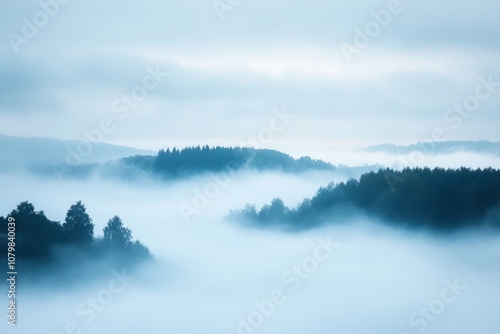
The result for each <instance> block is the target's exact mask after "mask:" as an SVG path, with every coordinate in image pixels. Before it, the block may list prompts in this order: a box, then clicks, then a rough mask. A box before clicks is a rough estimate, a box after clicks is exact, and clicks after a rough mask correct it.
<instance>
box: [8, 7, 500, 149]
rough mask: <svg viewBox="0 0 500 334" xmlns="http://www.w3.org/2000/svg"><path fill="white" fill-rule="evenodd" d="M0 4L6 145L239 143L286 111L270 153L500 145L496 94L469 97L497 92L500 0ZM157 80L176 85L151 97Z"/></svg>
mask: <svg viewBox="0 0 500 334" xmlns="http://www.w3.org/2000/svg"><path fill="white" fill-rule="evenodd" d="M0 1H1V2H0V4H1V5H0V8H1V10H0V34H1V36H2V39H1V44H0V133H2V134H8V135H22V136H44V137H53V138H62V139H84V138H85V135H84V134H83V132H84V130H87V131H90V130H92V129H96V128H98V127H99V124H100V123H101V122H102V121H103V120H106V119H109V121H110V122H111V123H109V122H108V124H107V125H106V126H105V127H104V128H106V129H107V130H108V131H107V133H103V136H102V139H103V140H104V141H106V142H110V143H118V144H126V145H131V146H136V147H141V148H149V149H158V148H160V147H165V146H173V145H176V146H186V145H193V144H211V145H215V144H221V145H237V144H239V143H241V142H242V141H244V140H246V139H247V138H248V137H250V136H256V135H258V134H262V133H264V132H263V130H262V129H264V128H266V127H269V125H270V124H271V123H272V122H271V121H272V119H273V117H274V112H275V111H273V110H275V109H278V110H280V111H282V112H283V110H285V109H286V110H287V112H288V113H293V114H294V115H295V118H294V119H293V120H291V121H290V122H289V124H287V125H286V126H285V127H284V128H283V127H281V124H280V126H279V129H280V131H276V133H274V134H273V136H274V139H273V140H266V142H265V143H262V142H261V143H260V144H262V145H261V146H266V147H270V148H277V149H280V150H283V151H285V152H289V153H292V154H293V153H294V152H298V151H300V152H304V151H307V150H309V151H310V152H311V155H314V151H315V150H322V149H325V148H330V147H335V148H338V147H351V146H361V145H371V144H377V143H381V142H396V143H400V144H401V143H410V142H415V141H418V140H425V139H431V138H432V135H431V134H432V132H433V130H434V129H436V128H442V129H443V130H444V133H445V134H446V138H447V139H450V140H469V139H472V140H479V139H485V140H499V138H498V124H499V121H500V113H499V112H498V109H499V108H498V107H499V106H500V87H491V86H490V87H485V86H484V85H483V87H480V88H479V89H480V93H481V99H476V100H474V96H475V94H476V92H477V87H478V85H481V80H480V79H479V78H481V77H482V78H484V79H485V80H488V78H489V77H490V80H493V81H498V82H500V63H499V61H498V60H499V59H500V57H499V56H500V42H499V39H498V36H500V20H498V13H499V12H500V3H498V2H496V1H492V0H473V1H472V0H465V1H451V0H442V1H437V2H436V1H431V0H418V1H415V0H414V1H410V0H401V1H400V2H399V4H397V3H395V2H394V1H395V0H393V1H375V0H372V1H366V0H362V1H347V0H346V1H333V0H329V1H327V0H288V1H285V0H271V1H270V0H251V1H250V0H249V1H245V0H243V1H237V0H231V1H229V0H221V1H215V2H213V1H212V0H183V1H181V0H178V1H169V0H150V1H142V2H140V1H126V0H119V1H118V0H107V1H97V0H85V1H83V0H72V1H67V0H65V1H67V2H68V3H67V4H60V3H57V4H58V5H57V7H59V8H56V7H54V2H55V1H56V0H46V1H42V3H45V2H47V3H51V5H48V6H42V5H41V4H40V3H39V2H37V1H32V0H23V1H14V0H0ZM59 1H61V2H64V1H63V0H59ZM230 3H232V4H233V5H230ZM43 7H46V9H45V11H49V12H51V13H50V14H52V16H49V15H47V14H44V13H43V12H42V11H43V9H42V8H43ZM373 11H375V12H376V13H379V14H378V16H379V18H378V19H379V21H381V22H382V23H376V21H375V17H374V16H376V15H375V14H374V12H373ZM381 11H382V12H381ZM391 11H392V12H391ZM388 13H389V14H390V17H389V16H388V15H387V14H388ZM37 25H38V27H37ZM33 28H35V29H36V30H38V31H36V30H35V31H33ZM358 28H359V29H360V30H368V32H369V34H370V35H371V36H372V37H370V36H368V37H365V40H364V41H363V38H362V37H360V36H356V35H357V31H359V30H356V29H358ZM370 29H371V30H370ZM366 38H368V39H369V40H368V41H366ZM363 43H364V44H363ZM366 44H368V45H366ZM342 50H344V52H343V51H342ZM346 50H348V51H346ZM151 71H157V72H158V71H159V72H160V73H166V72H168V76H166V77H163V76H164V74H161V75H160V76H158V75H157V76H156V77H157V79H160V80H159V81H161V82H160V83H159V84H158V85H157V87H155V88H151V87H152V86H155V82H154V81H153V80H151V79H150V78H147V76H148V75H149V74H148V73H149V72H151ZM145 79H146V83H147V84H148V86H149V87H150V88H148V89H147V90H144V89H142V92H144V91H146V95H145V97H144V99H142V100H141V101H133V100H132V102H133V104H129V106H132V105H133V107H125V108H126V109H128V110H126V111H125V110H124V109H123V108H124V104H123V102H121V101H120V99H121V98H122V95H123V94H125V95H127V94H131V92H133V91H134V89H135V91H136V92H141V88H140V87H141V85H143V82H144V80H145ZM138 85H139V86H138ZM138 87H139V88H138ZM488 89H490V90H491V94H489V93H488V92H489V90H488ZM486 95H488V96H487V97H484V96H486ZM464 99H465V100H466V99H468V100H467V101H468V102H470V103H472V106H473V107H470V109H473V111H472V112H470V113H467V116H460V115H459V114H457V113H448V114H446V112H447V110H448V109H449V108H452V107H453V105H454V104H455V103H462V102H463V101H464ZM474 101H476V102H477V101H479V103H478V105H477V106H474V105H473V104H474ZM136 102H137V103H136ZM120 107H121V108H122V109H119V108H120ZM120 110H121V111H120ZM445 115H447V117H448V118H447V120H446V119H445V118H444V117H445ZM104 122H105V123H106V122H107V121H104ZM275 128H276V126H275ZM94 134H95V132H94ZM267 134H269V133H267ZM98 137H99V136H98V135H96V138H98ZM98 139H100V138H98Z"/></svg>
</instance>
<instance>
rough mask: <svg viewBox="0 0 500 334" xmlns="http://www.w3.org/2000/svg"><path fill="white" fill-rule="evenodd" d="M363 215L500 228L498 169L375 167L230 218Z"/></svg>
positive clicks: (266, 221)
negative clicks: (292, 204) (288, 201)
mask: <svg viewBox="0 0 500 334" xmlns="http://www.w3.org/2000/svg"><path fill="white" fill-rule="evenodd" d="M352 213H362V214H366V215H369V216H373V217H375V218H379V219H381V220H383V221H386V222H389V223H391V224H394V225H398V226H410V227H419V228H420V227H425V228H431V229H436V230H443V231H450V230H457V229H460V228H464V227H478V226H481V225H482V224H488V225H489V226H493V227H494V228H500V170H495V169H492V168H486V169H477V170H472V169H469V168H460V169H443V168H435V169H432V170H431V169H429V168H414V169H410V168H407V169H404V170H402V171H394V170H391V169H386V170H379V171H378V172H370V173H366V174H363V175H362V176H361V178H360V179H359V180H354V179H351V180H349V181H347V182H341V183H338V184H333V183H331V184H329V185H328V186H326V187H324V188H320V189H319V190H318V192H317V193H316V195H315V196H314V197H312V198H310V199H304V201H303V202H302V203H301V204H299V205H298V206H297V207H296V208H291V209H290V208H288V207H286V206H285V205H284V203H283V201H282V200H281V199H275V200H273V201H272V203H271V204H268V205H265V206H264V207H262V208H261V209H260V210H257V208H256V207H255V206H254V205H247V206H246V207H245V208H244V209H242V210H237V211H232V212H231V213H230V218H233V219H239V220H245V221H247V222H250V223H254V224H258V225H260V226H273V225H277V224H280V225H284V226H287V227H291V228H300V229H301V228H309V227H313V226H316V225H318V224H322V223H325V222H327V221H335V217H340V216H345V215H346V214H352Z"/></svg>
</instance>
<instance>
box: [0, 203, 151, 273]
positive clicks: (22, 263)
mask: <svg viewBox="0 0 500 334" xmlns="http://www.w3.org/2000/svg"><path fill="white" fill-rule="evenodd" d="M9 221H11V222H15V239H12V238H10V236H11V235H9V238H8V230H7V226H8V222H9ZM9 242H10V244H9ZM7 246H14V247H13V248H14V252H15V257H16V260H17V265H18V266H19V267H22V268H23V269H24V270H27V271H29V270H39V269H44V268H46V267H48V266H51V265H54V264H57V263H58V262H60V261H71V262H72V266H78V264H79V262H82V263H83V262H84V261H86V260H90V261H95V260H100V259H108V260H110V261H111V263H112V264H113V265H116V266H127V267H133V266H134V265H136V264H138V263H140V262H143V261H148V260H151V259H152V255H151V253H150V251H149V249H148V248H147V247H146V246H144V245H143V244H142V243H141V242H140V241H138V240H135V241H134V240H133V238H132V231H131V230H130V229H129V228H127V227H125V226H124V224H123V222H122V220H121V219H120V217H118V216H114V217H112V218H111V219H110V220H109V221H108V223H107V225H106V226H105V227H104V229H103V235H102V237H101V236H100V237H95V236H94V223H92V219H91V218H90V216H89V215H88V213H87V211H86V208H85V205H84V204H83V203H82V202H81V201H78V202H77V203H75V204H73V205H71V207H70V208H69V210H68V211H67V214H66V217H65V220H64V223H62V224H61V223H60V222H58V221H52V220H50V219H49V218H47V217H46V215H45V213H44V212H43V211H36V210H35V207H34V205H33V204H31V203H29V202H22V203H20V204H19V205H17V208H16V209H14V210H12V212H11V213H10V214H8V215H7V217H0V247H1V250H0V258H4V257H6V256H7V254H8V252H7ZM5 263H6V262H5Z"/></svg>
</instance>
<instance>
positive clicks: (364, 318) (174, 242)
mask: <svg viewBox="0 0 500 334" xmlns="http://www.w3.org/2000/svg"><path fill="white" fill-rule="evenodd" d="M346 179H347V176H346V175H336V174H332V173H312V174H311V173H310V174H301V175H282V174H279V173H265V174H258V173H243V172H241V173H236V174H234V175H233V176H232V177H230V179H228V180H227V179H217V177H215V179H214V177H213V176H210V175H205V176H200V177H196V178H191V179H189V180H184V181H175V182H166V183H155V182H153V181H152V180H150V179H144V180H135V181H133V182H129V183H127V182H123V181H119V180H113V181H109V180H103V179H100V178H95V179H93V180H91V181H85V182H81V181H77V180H74V181H71V180H68V181H64V182H54V181H53V180H52V181H47V180H44V179H39V178H35V177H33V176H29V175H0V181H1V183H2V184H3V185H4V188H3V192H2V194H1V199H2V200H1V204H0V212H1V215H6V214H7V213H8V212H10V210H12V208H14V207H15V206H16V205H17V204H19V202H21V201H24V200H28V201H30V202H32V203H33V204H34V205H35V206H36V209H37V210H44V212H45V214H46V215H47V216H48V217H49V218H50V219H52V220H60V221H62V220H64V214H65V213H66V211H67V209H68V208H69V207H70V205H71V204H74V203H75V202H76V201H78V200H81V201H82V202H83V203H85V205H86V207H87V212H88V213H89V215H90V216H91V217H92V219H93V222H94V223H95V225H96V226H95V230H96V232H97V231H102V228H103V227H104V225H105V224H106V222H107V221H108V220H109V219H110V218H111V217H113V216H114V215H118V216H120V217H121V219H122V220H123V222H124V224H125V225H126V226H128V227H130V228H131V229H132V230H133V232H134V238H138V239H140V240H141V241H142V242H143V243H144V244H145V245H146V246H148V247H149V249H150V251H151V252H152V253H153V254H154V256H155V258H156V262H155V263H153V264H148V265H145V266H144V267H140V268H139V269H138V270H136V271H135V272H126V271H123V270H122V268H114V267H112V266H106V265H102V263H100V264H96V266H95V267H93V266H92V265H90V266H87V267H85V268H84V270H82V273H81V276H80V280H79V283H80V284H78V285H76V286H74V285H71V286H65V285H64V284H57V285H53V286H51V287H48V285H46V284H44V285H43V287H39V286H36V285H26V286H23V285H20V286H19V298H18V299H19V308H18V312H19V319H18V327H17V328H8V327H9V326H7V324H6V321H5V324H2V325H0V327H2V331H3V330H7V332H9V333H10V332H12V333H16V332H18V333H58V334H59V333H93V334H100V333H106V334H108V333H110V332H112V333H120V334H128V333H163V332H171V333H220V334H225V333H228V334H233V333H245V334H251V333H263V334H265V333H297V334H298V333H305V332H311V333H317V334H321V333H325V334H326V333H328V334H329V333H336V332H338V333H368V332H371V333H395V334H401V333H423V332H427V333H454V334H461V333H464V334H465V333H467V334H468V333H471V332H478V333H495V332H498V330H499V329H500V324H499V322H498V316H497V311H498V309H499V307H500V290H499V289H498V282H499V280H500V265H499V262H498V258H499V256H500V243H499V241H500V236H499V235H494V234H490V235H483V234H481V233H479V232H478V233H477V234H473V233H468V234H467V235H466V234H460V233H458V234H454V235H450V236H447V237H443V236H438V235H433V234H431V233H423V232H419V233H417V232H409V231H404V230H397V229H391V228H388V227H386V226H384V225H382V224H379V223H378V222H376V221H374V220H372V219H370V218H359V217H358V218H352V219H351V220H350V221H348V222H344V223H342V224H331V225H327V226H323V227H321V228H316V229H312V230H308V231H304V232H300V233H282V232H279V231H274V230H261V229H248V228H245V227H242V226H240V225H239V224H232V223H230V222H227V221H225V220H224V219H223V217H224V216H226V215H227V213H228V212H229V210H230V209H234V208H240V207H243V206H244V205H245V204H246V203H249V202H250V203H255V204H256V205H258V206H262V205H264V204H266V203H269V202H270V201H271V200H272V199H273V198H275V197H280V198H282V199H283V200H284V201H285V202H286V203H289V204H290V205H295V204H298V203H299V202H300V201H302V200H303V199H304V198H306V197H311V196H313V195H314V194H315V193H316V191H317V189H318V188H319V187H320V186H323V185H325V184H327V183H329V182H331V181H335V182H339V181H345V180H346ZM97 234H98V232H97ZM72 265H74V266H78V265H79V264H78V263H74V264H72ZM54 270H57V268H54ZM94 271H98V272H99V275H100V277H102V278H101V279H99V280H91V278H92V277H94V275H95V274H96V273H95V272H94ZM22 275H23V273H22V272H19V276H18V277H19V280H20V281H22ZM3 294H4V293H3V291H2V295H3Z"/></svg>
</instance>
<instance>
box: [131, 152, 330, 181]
mask: <svg viewBox="0 0 500 334" xmlns="http://www.w3.org/2000/svg"><path fill="white" fill-rule="evenodd" d="M122 161H124V162H125V163H126V164H127V165H132V166H135V167H139V168H140V169H143V170H146V171H150V172H153V173H155V174H157V175H161V176H164V177H179V176H190V175H193V174H199V173H205V172H213V173H217V172H222V171H226V170H232V171H236V170H239V169H245V168H248V169H254V170H258V171H273V170H276V171H282V172H286V173H299V172H305V171H308V170H334V169H335V167H334V166H332V165H331V164H329V163H326V162H324V161H320V160H313V159H311V158H309V157H302V158H300V159H294V158H293V157H291V156H289V155H287V154H284V153H281V152H278V151H274V150H268V149H254V148H238V147H235V148H233V147H220V146H217V147H209V146H196V147H188V148H184V149H180V150H179V149H177V148H173V149H172V150H170V149H167V150H161V151H160V152H159V153H158V155H157V156H156V157H150V156H135V157H130V158H125V159H123V160H122Z"/></svg>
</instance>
